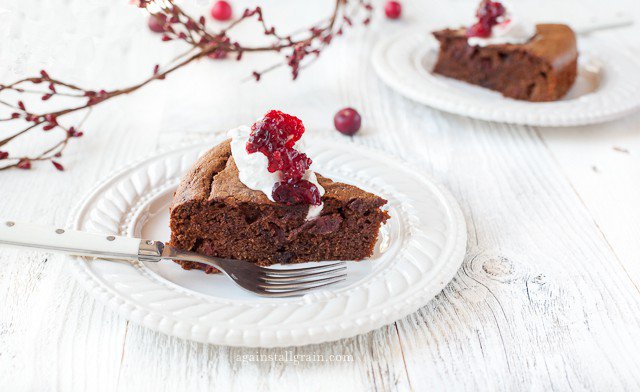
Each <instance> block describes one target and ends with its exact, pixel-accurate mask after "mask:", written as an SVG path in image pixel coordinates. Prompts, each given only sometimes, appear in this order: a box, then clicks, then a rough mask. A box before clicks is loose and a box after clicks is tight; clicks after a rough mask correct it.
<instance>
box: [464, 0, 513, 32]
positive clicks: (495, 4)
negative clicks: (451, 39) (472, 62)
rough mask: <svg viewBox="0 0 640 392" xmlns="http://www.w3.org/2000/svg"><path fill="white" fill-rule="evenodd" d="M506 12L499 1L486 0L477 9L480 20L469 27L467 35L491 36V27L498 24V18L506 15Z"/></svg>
mask: <svg viewBox="0 0 640 392" xmlns="http://www.w3.org/2000/svg"><path fill="white" fill-rule="evenodd" d="M506 12H507V10H506V9H505V8H504V6H503V5H502V3H500V2H499V1H491V0H484V1H483V2H482V3H480V6H479V7H478V11H476V17H477V18H478V21H477V22H476V23H475V24H474V25H473V26H471V27H469V28H468V29H467V37H479V38H489V37H490V36H491V29H493V26H495V25H497V24H498V18H500V17H501V16H504V15H505V14H506Z"/></svg>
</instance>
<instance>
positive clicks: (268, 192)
mask: <svg viewBox="0 0 640 392" xmlns="http://www.w3.org/2000/svg"><path fill="white" fill-rule="evenodd" d="M250 134H251V127H249V126H247V125H241V126H239V127H237V128H234V129H232V130H230V131H229V132H228V133H227V136H229V137H230V138H231V155H233V160H234V161H235V162H236V166H237V167H238V173H239V178H240V182H242V183H243V184H244V185H245V186H246V187H247V188H249V189H253V190H254V191H260V192H262V193H264V194H265V196H267V198H268V199H269V200H271V201H274V200H273V195H272V193H273V187H274V185H275V184H276V183H278V182H280V181H281V175H280V171H275V172H273V173H271V172H269V170H268V169H267V167H268V166H269V160H268V159H267V157H266V156H265V155H264V154H263V153H261V152H254V153H253V154H249V152H248V151H247V142H248V141H249V136H250ZM302 178H303V179H304V180H307V181H309V182H310V183H312V184H313V185H315V186H316V187H317V188H318V191H319V192H320V197H322V196H324V192H325V191H324V188H323V187H322V186H321V185H320V184H319V183H318V178H317V177H316V174H315V173H314V172H313V171H312V170H311V169H308V170H307V171H306V172H305V174H304V176H303V177H302ZM323 206H324V204H320V205H317V206H315V205H310V206H309V212H308V213H307V220H311V219H314V218H316V217H318V216H319V215H320V212H321V211H322V208H323Z"/></svg>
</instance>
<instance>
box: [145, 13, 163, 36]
mask: <svg viewBox="0 0 640 392" xmlns="http://www.w3.org/2000/svg"><path fill="white" fill-rule="evenodd" d="M166 21H167V17H166V16H165V15H163V14H157V15H149V20H148V21H147V25H148V26H149V30H151V31H153V32H154V33H162V32H163V31H164V24H165V22H166Z"/></svg>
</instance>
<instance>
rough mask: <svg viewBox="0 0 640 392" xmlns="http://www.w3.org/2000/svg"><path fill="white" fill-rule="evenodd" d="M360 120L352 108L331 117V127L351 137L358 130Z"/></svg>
mask: <svg viewBox="0 0 640 392" xmlns="http://www.w3.org/2000/svg"><path fill="white" fill-rule="evenodd" d="M361 123H362V119H361V118H360V114H359V113H358V112H357V111H356V110H355V109H352V108H344V109H342V110H340V111H339V112H338V113H336V115H335V116H334V117H333V125H335V127H336V129H337V130H338V131H339V132H340V133H343V134H345V135H349V136H352V135H354V134H355V133H356V132H358V130H359V129H360V125H361Z"/></svg>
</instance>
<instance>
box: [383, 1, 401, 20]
mask: <svg viewBox="0 0 640 392" xmlns="http://www.w3.org/2000/svg"><path fill="white" fill-rule="evenodd" d="M384 13H385V15H387V18H389V19H398V18H399V17H400V15H401V14H402V4H400V3H399V2H397V1H387V2H386V3H385V5H384Z"/></svg>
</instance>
